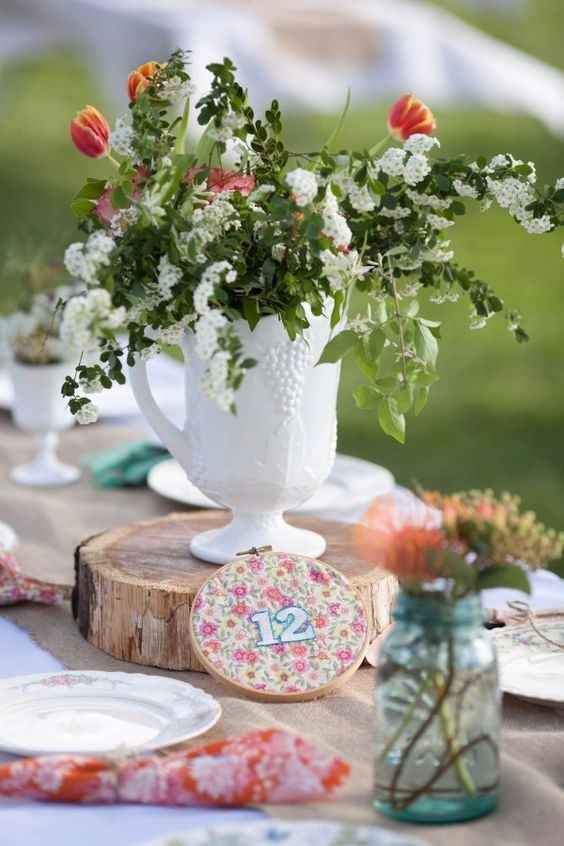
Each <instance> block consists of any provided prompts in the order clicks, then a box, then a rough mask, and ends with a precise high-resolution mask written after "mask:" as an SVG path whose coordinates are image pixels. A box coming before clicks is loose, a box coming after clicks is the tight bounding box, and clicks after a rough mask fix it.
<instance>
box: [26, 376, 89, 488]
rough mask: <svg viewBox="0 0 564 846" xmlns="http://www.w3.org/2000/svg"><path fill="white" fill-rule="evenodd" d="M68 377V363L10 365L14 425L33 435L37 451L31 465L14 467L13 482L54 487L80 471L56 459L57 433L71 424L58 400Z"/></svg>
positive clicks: (75, 475)
mask: <svg viewBox="0 0 564 846" xmlns="http://www.w3.org/2000/svg"><path fill="white" fill-rule="evenodd" d="M67 373H68V363H65V362H62V363H59V364H22V363H21V362H18V361H13V362H12V363H11V365H10V374H11V377H12V383H13V390H14V400H13V406H12V416H13V419H14V423H15V424H16V426H18V428H20V429H22V430H23V431H24V432H30V433H33V434H34V435H35V436H36V439H37V451H36V453H35V455H34V456H33V458H32V459H31V461H29V462H27V463H26V464H21V465H19V466H18V467H14V469H13V470H12V472H11V473H10V477H11V479H12V481H14V482H17V483H18V484H20V485H37V486H41V487H56V486H59V485H68V484H70V483H71V482H76V480H77V479H78V478H79V477H80V470H79V469H78V468H77V467H72V466H70V465H68V464H63V463H62V462H61V461H60V460H59V459H58V457H57V445H58V442H59V433H60V432H63V431H65V430H66V429H69V428H70V427H71V426H72V425H73V424H74V420H73V417H72V415H71V413H70V411H69V410H68V408H67V402H66V400H65V398H64V397H63V396H61V385H62V384H63V381H64V379H65V376H66V375H67Z"/></svg>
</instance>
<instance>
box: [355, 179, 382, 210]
mask: <svg viewBox="0 0 564 846" xmlns="http://www.w3.org/2000/svg"><path fill="white" fill-rule="evenodd" d="M349 202H350V204H351V206H352V207H353V209H355V211H357V212H370V211H373V209H375V208H376V202H375V200H374V197H373V196H372V194H371V193H370V191H369V190H368V188H367V186H366V185H363V186H362V188H359V187H358V185H356V184H355V183H353V184H352V186H351V187H350V189H349Z"/></svg>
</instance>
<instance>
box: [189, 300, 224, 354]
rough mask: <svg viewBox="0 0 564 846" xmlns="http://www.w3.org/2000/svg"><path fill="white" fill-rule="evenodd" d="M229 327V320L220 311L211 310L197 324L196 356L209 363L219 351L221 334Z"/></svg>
mask: <svg viewBox="0 0 564 846" xmlns="http://www.w3.org/2000/svg"><path fill="white" fill-rule="evenodd" d="M226 325H227V318H226V317H225V315H224V314H222V312H221V311H219V310H218V309H210V310H209V311H208V312H206V313H205V314H203V315H201V317H200V318H199V320H198V322H197V323H196V329H195V336H196V355H197V356H198V358H199V359H201V360H202V361H207V360H208V359H210V358H212V356H213V355H214V354H215V353H216V352H217V351H218V349H219V332H220V330H221V329H223V328H224V327H225V326H226Z"/></svg>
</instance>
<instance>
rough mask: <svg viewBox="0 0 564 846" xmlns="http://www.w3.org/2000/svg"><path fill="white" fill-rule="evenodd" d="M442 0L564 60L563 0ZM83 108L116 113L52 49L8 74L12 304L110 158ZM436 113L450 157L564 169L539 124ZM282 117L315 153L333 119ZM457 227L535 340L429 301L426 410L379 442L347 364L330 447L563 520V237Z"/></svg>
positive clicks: (482, 221) (473, 218) (5, 285)
mask: <svg viewBox="0 0 564 846" xmlns="http://www.w3.org/2000/svg"><path fill="white" fill-rule="evenodd" d="M437 5H440V6H442V7H444V8H447V9H449V10H451V11H456V12H457V13H459V14H460V15H461V16H462V17H464V18H465V19H467V20H468V21H469V22H471V23H473V24H475V25H478V26H480V27H481V28H483V29H488V30H489V31H491V32H492V33H493V34H495V35H497V36H499V37H501V38H503V39H505V40H507V41H509V42H511V43H514V44H515V45H517V46H519V47H521V48H523V49H526V50H527V51H529V52H530V53H532V54H533V55H536V56H538V57H539V58H542V59H545V60H547V61H549V62H552V63H553V64H555V65H558V66H560V67H564V53H563V52H562V47H561V45H562V36H563V35H564V4H562V3H561V2H559V0H537V1H536V2H531V3H529V4H528V5H527V6H525V7H524V8H523V11H522V12H518V13H516V14H515V16H514V17H511V16H509V15H502V16H499V17H496V16H492V15H486V14H484V13H483V12H480V11H479V10H477V9H476V8H475V7H469V6H468V5H465V4H463V3H461V2H456V0H442V2H438V3H437ZM515 84H516V85H518V84H519V81H518V80H515ZM415 87H416V86H415ZM398 93H400V92H398ZM85 103H93V104H95V105H97V106H98V107H100V108H102V109H105V110H106V112H107V114H108V116H109V115H113V114H114V108H113V107H112V105H111V104H109V103H107V102H104V97H103V95H102V93H101V90H100V88H99V87H98V86H97V83H96V79H94V78H93V77H92V76H91V75H89V73H88V72H87V70H86V69H85V67H84V66H83V64H82V63H81V62H80V59H79V57H77V56H76V55H73V54H71V53H60V52H57V53H51V54H49V55H47V56H44V57H42V58H38V59H34V60H31V61H25V62H22V63H19V64H15V65H11V66H10V67H8V68H6V69H5V70H4V71H3V74H2V86H1V87H0V107H1V110H2V114H3V116H4V117H3V126H2V132H1V133H0V185H1V186H2V199H3V202H2V203H1V204H0V233H1V236H0V251H1V254H0V260H1V266H0V270H1V272H2V276H1V277H0V278H1V288H0V308H1V309H2V310H7V309H9V308H11V307H13V306H14V305H15V304H16V303H17V301H18V299H19V297H20V295H21V284H22V283H21V270H22V268H25V266H26V265H27V264H28V263H29V262H30V261H32V260H36V259H37V256H38V253H40V254H41V255H42V256H44V257H45V260H46V261H50V260H53V259H57V258H60V257H61V255H62V252H63V250H64V247H65V245H66V244H67V243H68V242H69V241H70V240H76V227H75V221H74V219H73V217H72V215H71V213H70V211H69V202H70V199H71V197H72V195H73V194H74V193H75V191H76V190H77V189H78V188H79V187H80V185H81V184H82V182H83V180H84V177H85V176H86V175H87V174H88V175H92V176H95V175H100V176H102V175H104V173H106V172H107V170H106V167H107V166H106V165H105V164H104V163H103V162H92V161H87V160H85V159H84V158H82V157H81V156H80V155H79V154H78V153H77V152H76V151H75V150H74V149H73V148H72V147H71V145H70V143H69V140H68V130H67V126H68V121H69V118H70V117H71V116H72V115H73V114H74V112H75V111H76V110H77V109H78V108H80V107H82V106H83V105H84V104H85ZM430 105H431V106H433V104H432V103H430ZM435 111H436V115H437V119H438V124H439V133H438V134H439V136H440V139H441V143H442V149H443V150H444V151H445V152H446V153H457V152H466V153H468V154H469V155H473V156H475V155H478V154H485V155H493V154H495V153H497V152H506V151H510V152H512V153H513V154H514V155H515V156H516V157H518V158H522V159H524V160H525V161H528V160H529V159H532V160H534V161H535V162H536V163H537V166H538V173H539V180H540V181H541V182H542V181H548V180H552V179H554V178H556V177H557V176H559V175H564V141H563V140H562V139H558V138H555V137H554V136H552V135H550V134H549V133H548V132H547V131H546V130H545V129H544V128H543V127H542V126H541V125H540V124H538V123H536V122H535V121H534V120H532V119H528V118H525V117H521V116H512V115H500V114H493V113H488V112H485V111H483V110H477V109H467V108H461V109H450V110H448V111H444V112H443V111H440V110H435ZM6 116H7V119H6ZM286 117H287V140H288V142H289V144H290V146H291V148H292V149H303V150H307V149H316V148H317V146H318V145H319V143H320V141H321V140H322V139H323V138H325V137H327V135H328V132H329V131H330V129H331V128H332V126H333V123H334V118H332V117H331V116H326V115H324V116H319V115H315V114H310V115H305V114H302V113H300V114H299V115H292V114H289V115H287V116H286ZM385 118H386V105H385V104H376V105H374V107H371V108H365V107H363V108H362V109H361V110H353V112H352V114H351V116H350V118H349V120H348V122H347V125H346V128H345V130H344V132H343V135H342V139H341V140H342V144H343V146H347V145H350V146H355V147H357V148H358V147H360V148H362V147H363V146H366V147H367V146H370V144H371V143H373V142H374V141H375V140H377V139H379V138H380V137H381V136H382V135H383V132H384V126H385ZM457 230H458V231H457V232H456V234H455V235H454V237H453V242H454V244H455V246H456V248H457V253H458V257H459V260H460V261H461V262H463V263H467V264H468V265H469V266H471V267H473V268H474V269H475V270H476V272H477V273H478V275H480V276H481V277H482V278H484V279H485V280H487V281H490V282H491V283H492V284H493V285H494V287H495V288H496V289H497V291H498V293H499V294H500V295H501V296H502V297H503V298H504V299H505V300H506V303H507V304H508V305H509V306H510V307H512V308H516V309H518V310H519V311H521V312H522V314H523V317H524V326H525V328H526V329H527V330H528V332H529V334H530V336H531V341H530V343H528V344H524V345H517V344H516V343H515V341H514V340H513V338H512V336H511V335H510V334H509V332H508V331H507V330H506V327H505V323H504V321H503V318H501V317H498V318H497V319H495V318H494V319H492V321H491V322H490V324H489V325H488V326H487V327H486V328H485V329H483V330H480V331H474V332H469V331H468V329H467V325H468V314H469V306H468V304H467V303H466V302H465V301H464V300H462V301H461V302H459V303H457V304H448V305H444V306H441V307H434V308H433V307H428V308H427V309H426V310H425V311H426V313H427V314H432V313H433V312H435V313H436V314H437V315H439V317H440V316H441V315H442V317H443V319H444V320H445V325H444V331H443V338H444V342H443V345H442V349H441V354H440V360H439V369H440V373H441V381H440V382H439V383H438V384H437V385H436V386H435V387H434V389H433V391H432V394H431V399H430V402H429V405H428V406H427V408H426V409H425V411H424V412H423V413H422V415H421V416H420V417H419V418H417V419H415V420H411V421H410V422H409V430H408V442H407V444H406V445H405V446H400V445H398V444H396V443H395V442H393V441H391V440H390V439H388V438H386V437H385V436H384V435H383V434H382V433H381V432H380V431H379V429H378V426H377V423H376V421H375V420H374V419H373V417H372V416H371V414H370V413H367V412H360V411H358V410H357V409H355V407H354V403H353V400H352V397H351V390H350V389H351V387H352V385H353V383H354V375H353V372H352V368H351V367H349V366H348V365H347V364H346V363H345V368H344V379H343V384H342V389H341V394H340V432H339V448H340V449H341V450H342V451H345V452H348V453H351V454H354V455H359V456H362V457H365V458H369V459H372V460H374V461H377V462H379V463H381V464H383V465H385V466H387V467H389V468H390V469H391V470H392V471H393V473H394V474H395V475H396V478H397V479H398V481H399V482H402V483H409V482H410V481H412V480H417V481H418V482H420V483H421V484H422V485H424V486H426V487H436V488H441V489H443V490H455V489H459V488H467V487H493V488H495V489H496V490H498V491H501V490H504V489H508V490H511V491H513V492H515V493H518V494H520V495H522V496H523V498H524V500H525V503H526V504H527V505H529V506H530V507H532V508H534V509H536V510H537V512H538V513H539V516H540V517H541V518H542V519H543V520H545V521H546V522H547V523H549V524H552V525H554V526H555V527H558V528H560V529H564V513H563V507H562V503H563V499H564V448H563V446H562V438H563V434H564V396H563V381H564V378H563V375H562V371H563V363H564V350H563V346H564V342H563V338H564V333H563V316H564V285H563V281H564V279H563V277H564V262H563V260H562V257H561V255H560V244H561V241H562V240H563V236H562V235H561V234H560V235H559V234H558V233H556V234H551V235H548V236H544V237H543V238H542V239H540V238H535V237H534V236H528V235H526V234H525V233H524V232H523V230H521V229H520V228H519V227H517V225H515V224H514V223H513V222H512V221H511V220H510V219H508V217H507V215H504V214H502V213H500V212H499V211H496V210H493V209H492V210H491V211H490V212H488V213H487V214H480V213H479V212H476V213H473V214H471V215H468V216H467V217H466V218H465V219H464V220H463V221H462V222H461V223H460V224H459V225H458V226H457ZM356 305H357V306H360V303H357V304H356ZM354 310H355V309H353V311H354Z"/></svg>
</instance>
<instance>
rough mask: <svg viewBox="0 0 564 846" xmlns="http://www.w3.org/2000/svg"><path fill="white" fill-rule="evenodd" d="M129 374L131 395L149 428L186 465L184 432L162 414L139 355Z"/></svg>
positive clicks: (144, 364)
mask: <svg viewBox="0 0 564 846" xmlns="http://www.w3.org/2000/svg"><path fill="white" fill-rule="evenodd" d="M129 376H130V384H131V390H132V391H133V396H134V397H135V400H136V402H137V405H138V406H139V409H140V410H141V412H142V413H143V414H144V415H145V417H146V418H147V420H148V421H149V424H150V425H151V428H152V429H154V431H155V432H156V433H157V435H158V436H159V438H160V439H161V440H162V442H163V444H164V445H165V447H166V448H167V449H168V451H169V452H170V453H172V455H173V456H174V457H175V458H176V460H177V461H178V462H179V463H180V464H182V465H183V466H186V464H187V460H188V455H187V451H188V445H187V442H186V440H185V438H184V433H183V431H182V429H179V428H178V426H175V425H174V423H172V422H171V421H170V420H169V419H168V417H167V416H166V415H165V414H163V412H162V411H161V410H160V408H159V406H158V405H157V403H156V402H155V398H154V396H153V392H152V391H151V386H150V384H149V377H148V375H147V363H146V362H145V361H144V360H143V359H142V358H141V357H140V356H139V357H137V360H136V362H135V364H134V365H133V367H130V368H129Z"/></svg>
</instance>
